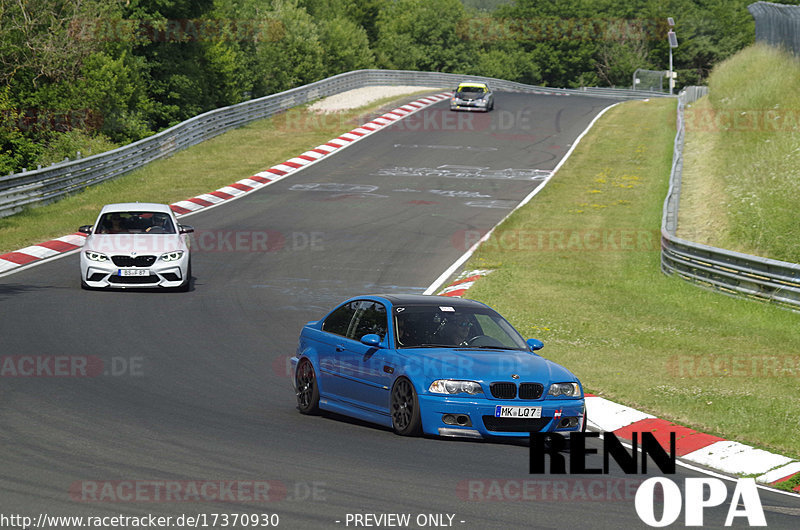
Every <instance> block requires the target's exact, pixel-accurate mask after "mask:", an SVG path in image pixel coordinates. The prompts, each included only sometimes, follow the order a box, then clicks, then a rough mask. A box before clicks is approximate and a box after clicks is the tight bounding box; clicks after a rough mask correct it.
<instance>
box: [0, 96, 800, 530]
mask: <svg viewBox="0 0 800 530" xmlns="http://www.w3.org/2000/svg"><path fill="white" fill-rule="evenodd" d="M612 103H613V101H610V100H608V99H593V98H589V97H580V96H548V95H522V94H498V96H497V100H496V110H495V111H494V112H492V113H490V114H488V115H478V114H454V113H450V112H449V111H448V109H447V102H446V101H445V102H441V103H438V104H436V105H434V106H432V107H429V108H428V109H426V110H423V111H421V112H419V113H417V114H415V115H414V116H412V117H410V118H407V119H405V120H403V121H402V122H400V123H397V124H395V125H393V126H392V127H390V128H388V129H386V130H384V131H381V132H379V133H377V134H374V135H371V136H368V137H366V138H364V139H363V140H361V141H359V142H357V143H355V144H353V145H352V146H351V147H348V148H347V149H345V150H343V152H341V153H338V154H336V155H333V156H330V157H326V158H325V159H323V160H322V161H320V162H319V163H316V164H314V165H312V166H310V167H308V168H306V169H304V170H303V171H300V172H299V173H297V174H295V175H293V176H291V177H289V178H287V179H284V180H282V181H280V182H277V183H275V184H274V185H271V186H268V187H266V188H264V189H263V190H261V191H258V192H256V193H253V194H250V195H248V196H246V197H244V198H241V199H238V200H235V201H232V202H228V203H225V204H224V205H222V206H220V207H216V208H212V209H208V210H204V211H202V212H199V213H197V214H194V215H191V216H187V217H184V218H182V222H183V223H186V224H191V225H193V226H194V228H195V229H196V234H195V253H194V256H193V273H194V277H195V279H194V283H193V288H192V290H191V291H190V292H189V293H173V292H149V291H144V292H137V291H128V292H120V291H108V292H106V291H103V292H98V291H95V292H87V291H82V290H81V289H80V288H79V283H78V255H77V254H72V255H70V256H67V257H65V258H62V259H57V260H54V261H50V262H46V263H43V264H41V265H39V266H35V267H32V268H29V269H27V270H23V271H21V272H19V273H16V274H12V275H8V276H5V277H2V278H0V354H2V356H4V357H5V358H8V357H11V359H12V361H10V362H11V363H12V366H18V364H15V363H18V362H21V360H22V359H34V362H35V361H36V360H38V362H40V363H44V362H45V360H44V358H46V357H47V358H49V357H52V356H55V357H56V358H57V359H61V360H60V361H57V360H54V359H50V360H49V361H47V362H51V363H55V362H61V363H63V366H67V367H70V366H75V365H76V364H77V368H81V367H86V366H88V375H90V376H89V377H78V376H75V377H73V376H70V375H66V376H48V375H47V373H48V372H47V370H48V369H49V370H50V371H55V370H56V369H55V367H54V365H52V366H44V365H43V366H41V367H40V368H41V370H38V372H39V373H38V374H34V375H32V376H18V377H14V376H13V374H9V373H8V370H6V372H5V373H4V375H3V376H2V377H0V462H1V463H0V513H2V514H5V515H8V514H23V515H27V516H31V517H34V518H36V517H38V515H39V514H42V513H45V514H47V515H49V516H57V515H63V516H90V515H91V516H114V515H119V514H122V515H147V514H155V515H159V516H172V517H173V521H174V518H175V517H177V516H180V515H181V514H186V515H191V516H197V515H198V514H205V515H206V517H207V518H206V520H205V522H206V526H205V527H209V528H213V527H215V526H214V525H212V524H211V519H210V517H211V514H235V513H246V514H261V513H264V514H278V516H279V517H280V523H279V527H282V528H348V527H350V528H353V527H355V521H354V520H352V519H351V520H348V514H350V515H351V516H352V515H353V514H367V513H369V514H376V515H378V514H411V527H417V523H418V522H419V521H417V518H418V516H420V515H422V516H423V519H424V520H423V519H420V521H422V522H427V524H428V526H433V527H436V526H437V524H436V523H439V524H438V526H447V525H451V526H453V527H456V528H464V529H483V528H534V527H535V528H562V527H564V526H569V527H577V528H583V527H592V528H641V527H645V525H644V524H643V523H642V522H641V521H640V519H639V517H638V516H637V514H636V511H635V509H634V501H633V496H632V495H631V494H630V492H628V494H627V495H626V490H625V487H624V486H625V484H626V483H627V484H628V485H630V484H634V485H636V484H638V482H639V481H641V480H643V479H645V478H646V477H645V476H642V475H628V476H626V475H623V474H621V473H619V472H615V473H612V474H610V475H592V476H584V477H578V476H569V475H563V476H551V475H544V476H532V475H528V474H527V469H528V447H527V445H526V444H511V443H491V442H471V441H454V440H438V439H431V438H403V437H400V436H396V435H394V434H393V433H392V432H390V431H388V430H386V429H382V428H377V427H373V426H370V425H365V424H361V423H358V422H353V421H350V420H347V419H344V418H340V417H334V416H320V417H306V416H301V415H300V414H299V413H298V412H297V410H296V408H295V397H294V393H293V390H292V388H291V381H290V377H289V374H288V373H287V360H288V357H290V356H291V355H292V354H293V353H294V349H295V347H296V340H297V336H298V333H299V330H300V328H301V326H302V325H303V324H304V323H305V322H306V321H308V320H315V319H317V318H319V317H321V316H322V315H323V313H324V312H325V311H327V310H328V309H330V308H331V307H332V306H333V304H335V303H337V302H339V301H340V300H342V299H344V298H346V297H349V296H352V295H356V294H363V293H376V292H408V293H421V292H423V291H424V290H425V289H426V288H427V287H428V286H429V285H430V284H431V283H432V282H433V281H434V280H435V279H436V278H437V277H438V276H439V275H440V274H441V273H442V272H443V271H444V270H446V269H447V268H448V267H449V266H450V265H451V264H452V263H453V262H454V261H455V260H456V259H457V258H458V257H459V256H461V255H462V254H463V253H464V251H465V250H466V248H467V247H468V246H469V245H470V244H472V243H473V242H474V241H475V240H476V239H477V237H480V235H481V234H482V231H485V230H488V229H490V228H491V227H492V226H494V225H495V224H496V223H497V222H498V221H499V220H500V219H502V218H503V217H504V216H505V215H506V214H507V213H508V212H509V211H510V210H511V209H512V208H513V207H514V206H515V205H516V204H517V203H518V202H519V201H520V200H521V199H522V198H524V197H525V196H526V195H527V194H528V193H529V192H530V191H531V190H533V189H535V188H536V187H537V186H539V185H540V184H541V182H542V178H543V176H544V175H545V174H546V173H543V170H545V171H546V170H551V169H553V168H554V167H555V165H556V164H557V163H558V161H559V160H560V159H561V157H562V156H563V155H564V154H565V153H566V151H567V150H568V149H569V146H570V144H571V143H572V142H573V141H574V139H575V138H576V137H577V136H578V135H579V134H580V133H581V132H582V131H583V130H584V129H585V127H586V126H587V125H588V124H589V122H590V121H591V120H592V119H593V117H594V116H596V115H597V113H598V112H600V111H601V110H602V109H603V108H604V107H606V106H608V105H610V104H612ZM537 170H538V171H537ZM245 176H246V175H241V174H237V173H236V170H235V168H233V169H232V171H231V181H234V180H237V179H239V178H243V177H245ZM181 178H184V177H181ZM665 178H666V176H665ZM535 201H536V199H534V201H533V202H532V203H531V204H534V205H535ZM93 221H94V218H93V217H92V216H90V217H87V219H86V223H91V222H93ZM75 228H77V227H75ZM542 353H543V354H544V355H546V354H547V346H546V345H545V349H544V350H543V352H542ZM7 362H8V361H7ZM4 366H6V368H8V367H7V365H4ZM63 366H62V368H63ZM78 373H82V372H80V370H78ZM601 446H602V444H601V443H599V442H595V443H593V444H591V447H594V448H596V449H598V448H601ZM650 470H651V471H652V470H655V471H657V469H655V468H654V466H651V467H650ZM612 471H613V470H612ZM700 476H704V475H702V474H700V473H699V472H695V471H690V470H686V469H683V468H680V467H679V468H678V473H677V474H676V475H674V476H672V477H670V478H672V479H673V480H674V481H675V482H676V483H678V484H679V485H681V486H682V484H683V479H684V478H686V477H700ZM530 480H537V481H540V484H539V485H538V486H536V485H531V484H530V483H527V486H525V483H524V482H523V481H530ZM559 481H560V482H559ZM626 481H627V482H626ZM162 483H163V484H167V483H170V484H172V486H166V485H164V486H159V485H160V484H162ZM154 484H155V485H154ZM209 484H211V485H212V486H209ZM265 484H266V485H265ZM176 485H177V486H176ZM556 485H557V487H559V488H562V489H561V490H560V491H561V492H562V493H561V494H560V495H554V491H553V490H552V488H554V487H556ZM198 486H199V487H200V488H202V487H203V486H205V487H206V489H205V490H204V491H201V492H200V494H201V495H203V494H205V496H204V497H203V498H199V497H198V492H197V491H193V490H192V488H195V487H198ZM137 487H139V488H140V489H139V490H138V491H137V489H136V488H137ZM524 487H527V489H524ZM159 488H161V489H159ZM170 488H173V489H170ZM174 488H177V489H174ZM226 488H233V489H232V490H228V489H226ZM267 488H268V489H267ZM548 488H550V489H549V490H548ZM592 488H594V489H592ZM598 488H599V489H598ZM587 490H591V491H593V492H594V493H593V495H594V496H593V497H592V496H590V497H587V494H586V491H587ZM728 490H729V491H728V498H730V494H731V492H732V491H733V486H732V484H731V485H730V486H729V488H728ZM581 491H583V494H581ZM598 492H599V494H598ZM603 492H605V493H603ZM633 492H635V487H634V488H633ZM543 495H547V497H546V499H542V498H541V497H542V496H543ZM554 497H555V498H554ZM760 497H761V502H762V504H763V505H764V510H765V514H766V517H767V522H768V524H769V527H771V528H797V527H798V518H797V515H798V512H800V503H798V502H797V500H796V498H791V497H788V496H785V495H780V494H777V493H773V492H769V491H765V490H761V491H760ZM254 499H255V500H254ZM658 510H660V508H658V507H657V511H656V513H660V512H659V511H658ZM727 512H728V504H727V503H725V504H724V505H723V506H722V507H719V508H714V509H708V510H706V512H705V517H706V519H705V524H706V525H707V526H711V527H721V526H722V525H723V523H724V521H725V516H726V514H727ZM428 514H431V515H436V514H442V515H443V517H442V518H441V519H437V518H435V517H430V518H428V517H426V516H427V515H428ZM448 516H453V518H452V520H450V519H449V518H448ZM736 521H737V523H736V524H738V525H739V526H746V525H745V522H746V521H745V520H744V519H742V518H737V519H736ZM362 522H363V523H366V522H368V521H367V520H365V519H362ZM370 522H372V523H374V522H375V520H370ZM383 522H384V523H386V522H387V520H383ZM678 523H680V525H681V526H682V524H683V516H681V518H680V519H678ZM199 526H200V527H203V524H202V523H201V524H200V525H199ZM250 526H251V527H255V525H252V524H251V525H250ZM385 526H386V525H385ZM216 527H218V528H221V527H223V525H222V522H221V520H219V521H218V522H217V524H216ZM228 527H230V528H236V527H243V525H241V524H240V525H237V526H234V525H232V524H229V525H228Z"/></svg>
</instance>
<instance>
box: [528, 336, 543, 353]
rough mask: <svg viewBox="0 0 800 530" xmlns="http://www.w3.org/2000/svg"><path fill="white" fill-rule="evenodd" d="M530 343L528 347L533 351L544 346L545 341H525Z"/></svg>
mask: <svg viewBox="0 0 800 530" xmlns="http://www.w3.org/2000/svg"><path fill="white" fill-rule="evenodd" d="M525 342H526V343H527V344H528V347H529V348H530V349H531V351H537V350H541V349H542V348H544V342H542V341H540V340H539V339H528V340H527V341H525Z"/></svg>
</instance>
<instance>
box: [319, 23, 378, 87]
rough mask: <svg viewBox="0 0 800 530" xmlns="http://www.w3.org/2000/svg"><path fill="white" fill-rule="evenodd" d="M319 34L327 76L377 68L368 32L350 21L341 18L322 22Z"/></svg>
mask: <svg viewBox="0 0 800 530" xmlns="http://www.w3.org/2000/svg"><path fill="white" fill-rule="evenodd" d="M319 34H320V41H321V44H322V48H323V53H324V55H325V75H326V76H331V75H334V74H338V73H342V72H349V71H351V70H360V69H362V68H373V67H374V66H375V54H374V53H373V52H372V50H371V49H370V48H369V38H368V37H367V32H366V31H365V30H364V28H362V27H361V26H358V25H357V24H356V23H355V22H353V21H351V20H350V19H348V18H344V17H341V16H339V17H334V18H330V19H325V20H322V21H320V24H319Z"/></svg>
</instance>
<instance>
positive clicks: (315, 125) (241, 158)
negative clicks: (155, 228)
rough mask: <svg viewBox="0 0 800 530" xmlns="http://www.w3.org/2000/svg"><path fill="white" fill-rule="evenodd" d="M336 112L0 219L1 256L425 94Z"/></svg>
mask: <svg viewBox="0 0 800 530" xmlns="http://www.w3.org/2000/svg"><path fill="white" fill-rule="evenodd" d="M430 92H431V91H429V90H428V91H423V92H414V93H411V94H408V95H406V96H405V97H401V98H398V97H397V96H392V97H387V98H384V99H381V100H378V101H376V102H373V103H371V104H369V105H367V106H364V107H361V108H358V109H355V110H352V111H343V112H336V113H330V114H319V113H315V112H312V111H309V110H308V109H307V106H305V107H298V108H294V109H291V110H290V111H288V112H285V113H283V114H280V115H278V116H274V117H272V118H268V119H265V120H259V121H257V122H253V123H251V124H248V125H246V126H244V127H241V128H239V129H235V130H233V131H229V132H227V133H225V134H222V135H220V136H217V137H216V138H213V139H211V140H208V141H206V142H203V143H202V144H200V145H197V146H193V147H191V148H189V149H186V150H184V151H181V152H179V153H176V154H175V155H173V156H171V157H169V158H166V159H163V160H157V161H155V162H152V163H150V164H148V165H147V166H145V167H143V168H141V169H138V170H136V171H133V172H131V173H129V174H127V175H124V176H122V177H120V178H118V179H115V180H112V181H110V182H106V183H103V184H99V185H97V186H94V187H91V188H88V189H86V190H85V191H83V192H81V193H76V194H74V195H71V196H69V197H67V198H65V199H63V200H61V201H59V202H56V203H53V204H50V205H47V206H42V207H39V208H30V209H27V210H25V211H23V212H20V213H18V214H16V215H13V216H10V217H6V218H3V219H0V254H2V253H4V252H11V251H14V250H19V249H21V248H24V247H26V246H29V245H34V244H37V243H41V242H43V241H47V240H49V239H52V238H55V237H60V236H63V235H66V234H70V233H72V232H74V231H75V230H77V228H78V227H79V226H80V225H84V224H91V223H93V222H94V221H95V219H96V218H97V214H98V213H99V212H100V208H102V207H103V205H105V204H110V203H115V202H128V201H132V202H133V201H139V202H158V203H166V204H169V203H173V202H175V201H179V200H183V199H188V198H190V197H194V196H196V195H199V194H201V193H208V192H210V191H214V190H216V189H218V188H221V187H222V186H226V185H228V184H231V183H233V182H236V181H237V180H240V179H243V178H246V177H248V176H250V175H253V174H255V173H257V172H259V171H264V170H265V169H267V168H269V167H271V166H274V165H275V164H279V163H281V162H284V161H286V160H288V159H289V158H292V157H294V156H297V155H299V154H300V153H302V152H304V151H307V150H309V149H313V148H314V147H316V146H318V145H320V144H323V143H325V142H327V141H329V140H330V139H332V138H335V137H336V136H339V135H340V134H342V133H344V132H347V131H349V130H351V129H353V128H354V127H357V126H358V125H361V124H363V123H366V122H368V121H370V120H372V119H374V118H375V117H377V115H379V114H382V113H383V112H386V111H387V110H391V109H386V108H385V107H392V108H394V107H395V106H396V105H397V104H398V102H399V101H407V100H411V99H412V98H413V96H416V95H419V94H429V93H430Z"/></svg>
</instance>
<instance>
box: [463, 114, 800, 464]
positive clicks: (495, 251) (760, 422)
mask: <svg viewBox="0 0 800 530" xmlns="http://www.w3.org/2000/svg"><path fill="white" fill-rule="evenodd" d="M674 113H675V101H674V100H667V99H658V100H653V101H649V102H628V103H624V104H622V105H618V106H617V107H615V108H613V109H611V110H610V111H609V112H608V113H607V114H606V115H605V116H604V117H603V118H602V119H601V120H599V121H598V122H597V124H596V125H595V126H594V127H593V129H592V130H591V131H590V132H589V133H588V134H587V135H586V136H585V137H584V139H583V140H582V142H581V144H580V146H579V148H578V149H576V150H575V152H574V153H573V155H572V156H571V158H570V159H569V160H568V161H567V163H565V164H564V166H563V167H562V168H561V169H560V171H559V172H558V174H557V175H556V176H555V177H554V178H553V180H552V181H551V182H550V183H549V184H548V186H547V187H546V188H545V189H544V190H543V191H542V192H541V193H539V195H537V197H536V199H534V200H533V201H531V203H530V204H528V205H527V206H525V207H524V208H521V209H519V210H518V211H517V212H515V213H514V214H513V215H512V216H511V217H509V219H507V220H506V221H505V222H504V223H503V224H502V225H500V226H499V227H498V228H497V230H496V231H495V234H494V236H493V237H492V238H490V239H489V240H488V241H487V242H486V243H485V244H484V245H482V246H481V247H480V249H479V250H478V251H477V252H476V253H475V255H474V256H473V257H472V259H471V260H470V262H469V263H468V264H467V268H476V269H483V268H491V269H496V272H494V273H492V274H490V275H489V276H487V277H486V278H483V279H482V280H481V281H479V282H478V283H477V284H476V285H475V287H473V288H472V289H471V290H470V292H469V296H470V297H471V298H476V299H479V300H482V301H484V302H486V303H488V304H489V305H491V306H493V307H495V308H496V309H498V310H499V311H500V312H501V313H502V314H503V315H505V316H507V317H508V318H509V319H510V320H511V321H512V323H513V324H514V325H515V326H516V327H517V329H519V330H520V331H521V332H522V333H523V335H525V336H526V337H537V338H540V339H542V340H543V341H544V342H545V349H544V350H543V354H544V355H545V356H547V357H548V358H551V359H553V360H555V361H557V362H559V363H563V364H564V365H565V366H567V367H568V368H570V369H571V370H573V371H574V372H575V373H576V375H578V377H579V378H580V379H581V381H582V382H583V383H584V386H585V387H586V389H587V390H588V391H591V392H594V393H596V394H599V395H602V396H604V397H607V398H609V399H612V400H615V401H619V402H622V403H625V404H627V405H630V406H633V407H636V408H639V409H641V410H645V411H647V412H649V413H651V414H654V415H656V416H659V417H663V418H666V419H669V420H672V421H675V422H678V423H681V424H683V425H687V426H690V427H692V428H694V429H697V430H699V431H702V432H707V433H710V434H715V435H718V436H722V437H725V438H729V439H734V440H738V441H741V442H743V443H748V444H751V445H755V446H758V447H762V448H765V449H769V450H772V451H777V452H780V453H783V454H786V455H789V456H793V457H795V458H797V457H798V456H800V438H798V437H797V432H798V428H800V419H799V418H800V391H798V390H800V355H798V352H800V333H798V329H800V314H796V313H791V312H789V311H785V310H781V309H778V308H775V307H773V306H769V305H765V304H759V303H754V302H751V301H745V300H739V299H734V298H730V297H727V296H723V295H721V294H717V293H713V292H709V291H706V290H703V289H699V288H698V287H696V286H693V285H691V284H689V283H686V282H684V281H682V280H680V279H676V278H671V277H667V276H665V275H663V274H662V273H661V272H660V262H659V259H660V258H659V250H660V240H659V233H660V225H661V208H662V202H663V200H664V197H665V195H666V191H667V185H668V176H669V169H670V162H671V156H672V142H673V139H674V134H675V130H674V127H672V128H670V127H665V126H664V124H666V123H674V122H673V121H672V120H673V119H674V115H675V114H674Z"/></svg>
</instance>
